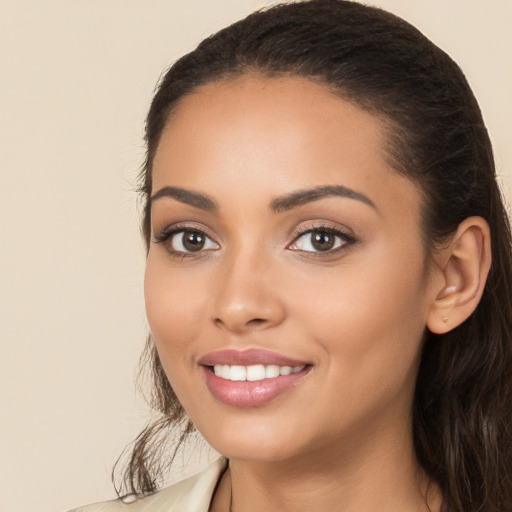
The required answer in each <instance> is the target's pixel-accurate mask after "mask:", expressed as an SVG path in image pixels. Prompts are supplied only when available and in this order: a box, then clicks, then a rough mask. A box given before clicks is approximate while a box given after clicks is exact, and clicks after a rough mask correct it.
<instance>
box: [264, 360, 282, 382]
mask: <svg viewBox="0 0 512 512" xmlns="http://www.w3.org/2000/svg"><path fill="white" fill-rule="evenodd" d="M274 377H279V366H277V364H269V365H268V366H265V378H266V379H273V378H274Z"/></svg>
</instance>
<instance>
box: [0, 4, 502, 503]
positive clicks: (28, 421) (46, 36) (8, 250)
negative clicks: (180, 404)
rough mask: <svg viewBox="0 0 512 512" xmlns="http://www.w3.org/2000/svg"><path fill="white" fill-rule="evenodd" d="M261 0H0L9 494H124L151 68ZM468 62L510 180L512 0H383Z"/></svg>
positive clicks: (0, 391) (0, 493) (23, 499)
mask: <svg viewBox="0 0 512 512" xmlns="http://www.w3.org/2000/svg"><path fill="white" fill-rule="evenodd" d="M269 3H271V2H265V1H257V0H0V73H1V77H0V163H1V168H0V223H1V230H0V234H1V239H0V240H1V241H0V429H1V430H0V432H1V435H0V511H1V512H59V511H63V510H66V509H68V508H70V507H72V506H77V505H79V504H83V503H86V502H92V501H98V500H103V499H108V498H111V497H113V491H112V488H111V484H110V470H111V467H112V464H113V462H114V461H115V459H116V457H117V455H118V454H119V453H120V451H121V450H122V448H123V447H124V446H125V444H126V443H127V442H128V441H129V440H131V437H132V436H133V435H135V433H136V432H137V430H138V429H139V427H140V426H141V425H142V424H143V423H144V421H145V417H146V411H145V408H144V406H143V404H142V401H141V400H140V399H139V398H136V394H135V389H134V375H135V366H136V361H137V357H138V354H139V351H140V349H141V347H142V345H143V338H144V335H145V332H146V328H147V326H146V321H145V318H144V306H143V297H142V276H143V265H144V254H143V248H142V243H141V241H140V239H139V234H138V226H137V212H136V195H135V193H134V192H133V189H134V185H135V177H136V175H137V171H138V168H139V165H140V164H141V162H142V158H143V153H144V149H143V145H142V130H143V119H144V115H145V112H146V109H147V107H148V104H149V101H150V98H151V94H152V91H153V87H154V84H155V82H156V81H157V79H158V77H159V75H160V73H161V71H162V70H163V69H164V68H165V67H166V66H167V65H169V64H170V63H171V62H172V61H173V60H174V59H175V58H176V57H178V56H179V55H181V54H182V53H183V52H185V51H186V50H188V49H191V48H192V47H193V45H194V44H195V43H197V42H198V41H199V40H200V39H201V38H203V37H204V36H206V35H208V34H210V33H211V32H212V31H215V30H216V29H219V28H221V27H222V26H223V25H225V24H227V23H228V22H230V21H234V20H235V19H238V18H240V17H242V16H243V15H245V14H246V13H248V12H250V11H251V10H253V9H255V8H257V7H260V6H262V5H265V4H269ZM373 3H375V4H377V5H381V6H383V7H385V8H388V9H389V10H391V11H393V12H395V13H397V14H400V15H402V16H403V17H405V18H406V19H408V20H409V21H411V22H413V23H414V24H416V25H417V26H418V27H419V28H420V29H422V30H423V31H424V32H425V33H426V34H427V35H428V36H430V37H431V38H432V39H433V40H434V41H436V42H437V43H438V44H439V45H440V46H441V47H443V48H444V49H446V50H447V51H448V52H449V53H450V54H451V55H452V56H453V57H454V58H455V59H456V60H457V61H458V62H459V63H460V64H461V65H462V67H463V69H464V70H465V71H466V73H467V75H468V77H469V80H470V82H471V83H472V85H473V87H474V89H475V91H476V93H477V96H478V98H479V100H480V102H481V105H482V108H483V110H484V113H485V117H486V120H487V122H488V126H489V129H490V132H491V135H492V137H493V140H494V144H495V150H496V156H497V161H498V167H499V170H500V173H501V175H502V177H503V183H504V186H505V188H506V189H507V190H508V191H509V192H508V194H509V196H510V193H511V191H512V186H511V183H512V182H511V177H512V174H511V168H512V144H510V142H511V141H510V135H509V133H510V119H511V118H512V94H511V91H512V69H511V65H510V63H511V62H512V38H511V35H510V29H511V27H512V0H375V2H373Z"/></svg>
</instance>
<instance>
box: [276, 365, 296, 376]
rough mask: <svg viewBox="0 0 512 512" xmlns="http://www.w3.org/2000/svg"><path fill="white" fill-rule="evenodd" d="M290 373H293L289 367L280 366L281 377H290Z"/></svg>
mask: <svg viewBox="0 0 512 512" xmlns="http://www.w3.org/2000/svg"><path fill="white" fill-rule="evenodd" d="M292 371H293V368H292V367H291V366H281V369H280V370H279V373H280V374H281V375H290V373H292Z"/></svg>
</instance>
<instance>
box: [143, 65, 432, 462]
mask: <svg viewBox="0 0 512 512" xmlns="http://www.w3.org/2000/svg"><path fill="white" fill-rule="evenodd" d="M384 147H385V137H384V131H383V128H382V126H381V124H380V122H379V121H378V119H377V118H376V117H374V116H372V115H371V114H369V113H366V112H363V111H362V110H360V109H358V108H356V107H355V106H353V105H352V104H350V103H348V102H346V101H344V100H342V99H340V97H338V96H335V95H334V94H332V93H331V92H330V91H329V90H328V89H327V88H325V87H324V86H322V85H319V84H316V83H313V82H311V81H308V80H306V79H302V78H283V79H268V78H263V77H259V76H257V75H252V76H251V75H248V76H244V77H241V78H237V79H234V80H230V81H223V82H219V83H214V84H209V85H206V86H203V87H201V88H199V89H198V90H196V92H194V93H193V94H191V95H189V96H187V97H185V98H184V99H183V100H182V101H181V103H180V104H179V106H178V108H177V110H176V111H175V112H174V113H173V115H172V117H171V119H170V121H169V122H168V124H167V126H166V128H165V131H164V132H163V135H162V138H161V140H160V143H159V146H158V149H157V152H156V155H155V159H154V165H153V199H152V208H151V226H152V234H151V243H150V249H149V255H148V260H147V268H146V278H145V296H146V307H147V314H148V318H149V323H150V326H151V330H152V333H153V335H154V338H155V341H156V345H157V348H158V352H159V355H160V358H161V361H162V364H163V367H164V368H165V371H166V374H167V376H168V378H169V381H170V383H171V385H172V387H173V389H174V390H175V392H176V394H177V396H178V398H179V400H180V401H181V403H182V404H183V406H184V407H185V409H186V411H187V413H188V414H189V416H190V418H191V419H192V421H193V422H194V424H195V425H196V427H197V428H198V430H199V431H200V432H201V433H202V434H203V435H204V436H205V438H206V439H207V440H208V441H209V442H210V444H211V445H212V446H213V447H214V448H215V449H217V450H218V451H219V452H221V453H222V454H224V455H226V456H228V457H230V458H232V459H237V458H239V459H252V460H289V459H291V458H293V457H297V456H300V455H302V454H308V456H312V454H313V453H318V454H320V453H322V452H325V453H337V454H339V453H340V450H342V451H348V452H350V451H354V450H357V449H359V448H361V447H362V446H368V443H375V442H378V441H379V440H382V439H386V440H387V441H386V442H393V439H395V438H396V439H409V437H408V436H409V432H410V427H409V425H410V417H411V406H412V396H413V390H414V383H415V378H416V373H417V367H418V361H419V353H420V350H421V344H422V337H423V332H424V329H425V324H426V317H427V314H428V311H429V308H430V305H431V303H432V301H433V300H434V296H435V292H434V286H433V284H432V283H433V278H432V275H431V271H429V270H428V268H427V266H426V259H425V250H424V246H423V245H422V236H421V231H420V206H421V205H420V193H419V191H418V190H417V188H416V186H415V185H414V184H413V183H412V182H411V181H409V180H407V179H406V178H404V177H402V176H400V175H399V174H398V173H397V172H396V171H394V170H393V169H392V168H391V167H390V165H389V164H388V162H387V159H386V153H385V150H384ZM290 372H291V373H290ZM238 379H240V380H238ZM404 433H405V437H404ZM383 436H384V437H383Z"/></svg>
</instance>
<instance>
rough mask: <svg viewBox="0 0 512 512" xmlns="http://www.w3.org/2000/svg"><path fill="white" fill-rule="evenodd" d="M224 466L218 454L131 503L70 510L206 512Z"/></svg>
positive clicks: (112, 503) (107, 502) (106, 503)
mask: <svg viewBox="0 0 512 512" xmlns="http://www.w3.org/2000/svg"><path fill="white" fill-rule="evenodd" d="M226 465H227V461H226V459H225V458H223V457H221V458H220V459H218V460H216V461H215V462H214V463H213V464H212V465H211V466H208V467H207V468H206V469H205V470H204V471H202V472H201V473H198V474H197V475H194V476H191V477H190V478H187V479H186V480H183V481H182V482H179V483H177V484H174V485H172V486H171V487H168V488H167V489H163V490H161V491H159V492H157V493H155V494H152V495H151V496H147V497H146V498H142V499H140V500H137V501H134V502H132V503H123V502H122V501H120V500H114V501H106V502H103V503H95V504H93V505H86V506H85V507H80V508H77V509H75V510H72V511H70V512H189V511H190V512H207V511H208V508H209V506H210V501H211V498H212V495H213V491H214V490H215V487H216V485H217V482H218V480H219V477H220V475H221V474H222V472H223V471H224V469H225V467H226Z"/></svg>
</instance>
